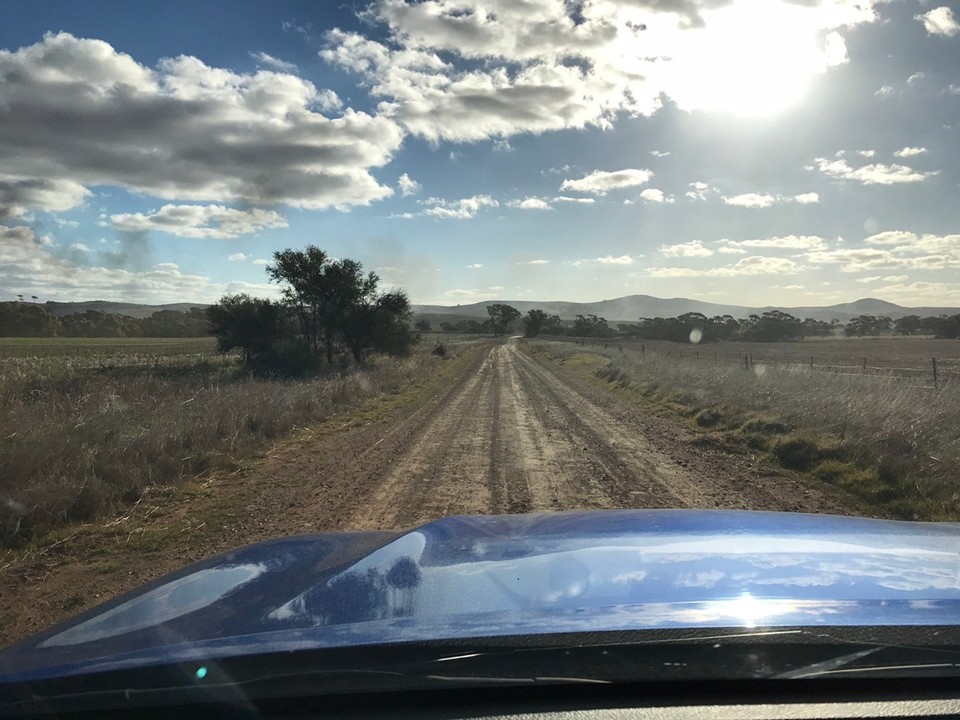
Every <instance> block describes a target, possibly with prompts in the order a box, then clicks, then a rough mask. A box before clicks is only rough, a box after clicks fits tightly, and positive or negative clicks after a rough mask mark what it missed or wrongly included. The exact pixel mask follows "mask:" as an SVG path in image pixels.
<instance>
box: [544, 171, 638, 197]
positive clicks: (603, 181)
mask: <svg viewBox="0 0 960 720" xmlns="http://www.w3.org/2000/svg"><path fill="white" fill-rule="evenodd" d="M651 177H653V173H652V172H651V171H650V170H638V169H635V168H627V169H626V170H615V171H613V172H608V171H606V170H594V171H593V172H592V173H590V174H589V175H585V176H584V177H582V178H578V179H576V180H571V179H569V178H568V179H566V180H564V181H563V182H562V183H561V184H560V189H561V190H573V191H574V192H582V193H592V194H594V195H606V194H607V192H609V191H610V190H620V189H622V188H628V187H636V186H637V185H643V184H645V183H647V182H649V181H650V178H651Z"/></svg>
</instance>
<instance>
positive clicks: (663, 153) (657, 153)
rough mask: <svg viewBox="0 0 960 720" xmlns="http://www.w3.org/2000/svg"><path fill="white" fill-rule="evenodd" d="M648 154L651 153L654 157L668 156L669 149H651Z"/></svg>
mask: <svg viewBox="0 0 960 720" xmlns="http://www.w3.org/2000/svg"><path fill="white" fill-rule="evenodd" d="M650 154H651V155H653V156H654V157H658V158H662V157H670V152H669V151H663V150H651V151H650Z"/></svg>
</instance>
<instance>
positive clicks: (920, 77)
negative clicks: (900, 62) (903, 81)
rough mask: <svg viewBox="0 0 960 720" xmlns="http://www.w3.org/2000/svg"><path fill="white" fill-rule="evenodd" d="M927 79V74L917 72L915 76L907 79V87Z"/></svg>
mask: <svg viewBox="0 0 960 720" xmlns="http://www.w3.org/2000/svg"><path fill="white" fill-rule="evenodd" d="M926 77H927V76H926V73H923V72H915V73H914V74H913V75H911V76H910V77H908V78H907V85H916V84H917V83H918V82H920V81H921V80H925V79H926Z"/></svg>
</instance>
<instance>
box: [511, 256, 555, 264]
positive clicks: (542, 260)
mask: <svg viewBox="0 0 960 720" xmlns="http://www.w3.org/2000/svg"><path fill="white" fill-rule="evenodd" d="M549 264H550V261H549V260H544V259H542V258H538V259H536V260H527V261H526V262H519V263H517V265H549Z"/></svg>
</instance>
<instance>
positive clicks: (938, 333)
mask: <svg viewBox="0 0 960 720" xmlns="http://www.w3.org/2000/svg"><path fill="white" fill-rule="evenodd" d="M487 312H488V314H489V315H490V318H489V319H488V320H486V321H482V322H481V321H480V320H474V319H468V320H459V321H441V322H440V329H441V330H443V331H444V332H460V333H474V334H490V333H492V334H494V335H500V334H503V332H504V331H510V330H513V329H519V328H522V329H523V333H524V336H525V337H537V336H539V335H560V336H563V335H566V336H571V337H589V338H617V337H626V338H637V339H641V340H669V341H672V342H690V341H691V340H693V339H694V338H695V341H696V342H720V341H733V340H740V341H745V342H791V341H797V340H803V339H804V338H807V337H830V336H834V335H840V334H843V335H846V336H847V337H865V336H877V335H890V334H896V335H932V336H934V337H936V338H960V315H951V316H947V315H942V316H931V317H926V318H921V317H920V316H918V315H907V316H905V317H902V318H898V319H896V320H894V319H892V318H889V317H884V316H880V317H876V316H873V315H860V316H858V317H855V318H853V319H851V320H850V321H849V322H847V323H846V324H844V323H841V322H840V321H839V320H831V321H829V322H827V321H824V320H816V319H814V318H804V319H801V318H798V317H794V316H793V315H791V314H789V313H785V312H782V311H780V310H770V311H768V312H764V313H760V314H753V315H750V316H748V317H746V318H735V317H733V316H732V315H717V316H714V317H707V316H706V315H704V314H702V313H696V312H690V313H684V314H683V315H678V316H677V317H669V318H662V317H655V318H640V319H639V320H638V321H637V322H634V323H618V324H617V326H616V328H613V327H611V326H610V323H609V322H608V321H607V320H606V318H603V317H598V316H597V315H577V316H576V317H575V318H574V320H573V322H564V321H563V320H561V319H560V317H559V316H558V315H548V314H547V313H546V312H544V311H543V310H539V309H532V310H530V311H529V312H527V314H526V315H521V314H520V312H519V311H518V310H516V309H515V308H513V307H511V306H509V305H503V304H495V305H490V306H488V307H487ZM495 318H501V319H505V322H506V325H504V324H503V322H501V323H500V325H497V324H496V323H495V321H494V319H495ZM418 328H419V329H421V330H423V331H428V330H430V329H431V326H430V323H429V322H428V321H425V320H421V321H420V322H419V323H418ZM498 328H505V330H504V329H501V331H500V332H498V331H497V330H498Z"/></svg>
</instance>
